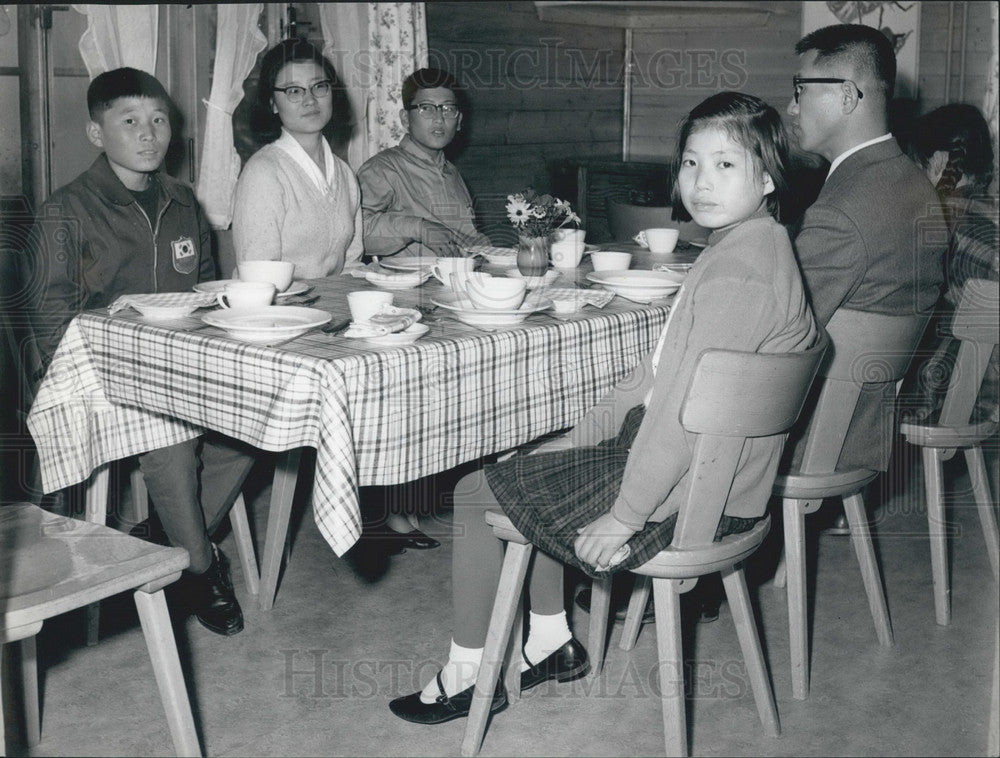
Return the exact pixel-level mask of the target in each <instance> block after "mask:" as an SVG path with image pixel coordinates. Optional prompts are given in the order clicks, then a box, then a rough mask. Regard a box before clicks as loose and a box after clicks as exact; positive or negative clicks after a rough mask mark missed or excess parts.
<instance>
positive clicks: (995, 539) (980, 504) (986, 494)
mask: <svg viewBox="0 0 1000 758" xmlns="http://www.w3.org/2000/svg"><path fill="white" fill-rule="evenodd" d="M965 463H966V465H967V466H968V467H969V479H970V480H971V481H972V492H973V494H974V495H975V496H976V509H977V510H978V511H979V523H980V524H981V525H982V527H983V539H985V540H986V553H987V555H989V559H990V567H991V568H992V569H993V576H994V577H995V578H998V579H1000V533H998V530H997V521H996V516H995V515H994V513H993V499H992V498H991V497H990V483H989V481H988V480H987V478H986V461H985V460H983V450H982V448H981V447H979V446H978V445H975V446H974V447H969V448H966V449H965Z"/></svg>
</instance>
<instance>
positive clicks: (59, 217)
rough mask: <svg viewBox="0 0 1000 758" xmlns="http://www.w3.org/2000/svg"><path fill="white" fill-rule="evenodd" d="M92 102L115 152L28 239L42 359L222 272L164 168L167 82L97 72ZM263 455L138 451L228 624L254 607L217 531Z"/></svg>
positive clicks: (220, 446) (97, 133) (167, 518)
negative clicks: (151, 299) (117, 304)
mask: <svg viewBox="0 0 1000 758" xmlns="http://www.w3.org/2000/svg"><path fill="white" fill-rule="evenodd" d="M87 106H88V109H89V111H90V121H89V122H88V123H87V127H86V130H87V137H88V139H89V140H90V141H91V143H93V144H94V145H95V146H96V147H98V148H101V149H102V150H103V151H104V152H103V153H102V154H101V155H100V157H98V158H97V160H95V161H94V163H93V165H92V166H91V167H90V168H89V169H87V170H86V171H85V172H83V173H82V174H81V175H80V176H78V177H77V178H76V179H74V180H73V181H72V182H70V183H69V184H67V185H66V186H65V187H62V188H61V189H59V190H57V191H56V192H54V193H53V194H52V196H51V197H50V198H49V199H48V201H46V203H45V204H44V205H43V206H42V207H41V209H40V210H39V213H38V216H37V218H36V222H35V225H34V227H33V229H32V232H31V236H30V238H29V248H28V250H29V258H30V261H31V265H32V266H33V268H34V272H33V273H34V277H33V281H34V282H35V286H34V288H33V291H32V302H31V310H32V321H33V327H34V331H35V338H36V342H37V345H38V349H39V353H40V355H41V358H42V365H43V367H47V366H48V364H49V362H50V361H51V359H52V355H53V354H54V353H55V351H56V348H57V347H58V345H59V341H60V339H62V335H63V333H64V331H65V329H66V326H67V324H68V323H69V322H70V320H71V319H72V318H73V317H74V316H75V315H76V314H77V313H78V312H79V311H81V310H85V309H89V308H101V307H106V306H108V305H110V304H111V303H112V302H114V301H115V299H117V298H118V297H119V296H120V295H125V294H146V293H158V292H190V291H191V287H192V286H193V285H195V284H197V283H198V282H199V281H205V280H212V279H215V262H214V259H213V257H212V249H211V229H210V227H209V225H208V223H207V222H206V220H205V217H204V215H203V214H202V212H201V209H200V208H199V206H198V202H197V200H195V197H194V193H192V191H191V189H190V188H189V187H187V186H186V185H184V184H182V183H180V182H178V181H177V180H175V179H173V178H171V177H170V176H167V175H166V174H165V173H161V172H160V167H161V166H162V164H163V159H164V156H165V155H166V152H167V147H168V146H169V144H170V138H171V129H170V109H171V100H170V97H169V96H168V95H167V93H166V91H165V90H164V89H163V86H162V85H161V84H160V83H159V81H157V80H156V79H155V78H154V77H152V76H150V75H149V74H147V73H145V72H143V71H138V70H136V69H133V68H119V69H116V70H114V71H108V72H106V73H103V74H101V75H99V76H97V77H96V78H95V79H94V81H93V82H91V84H90V87H89V89H88V90H87ZM252 463H253V456H252V449H251V448H249V447H248V446H244V445H242V444H241V443H238V442H237V441H235V440H232V439H229V438H225V437H222V436H221V435H215V434H212V433H208V434H206V435H205V436H204V437H203V438H201V439H196V440H190V441H188V442H182V443H180V444H177V445H172V446H169V447H164V448H160V449H157V450H151V451H149V452H147V453H143V454H142V455H140V456H139V466H140V469H141V471H142V474H143V478H144V479H145V482H146V487H147V489H148V490H149V495H150V499H151V500H152V502H153V505H154V507H155V509H156V512H157V515H158V516H159V518H160V521H161V522H162V524H163V528H164V531H165V532H166V533H167V537H168V538H169V540H170V542H171V544H173V545H177V546H180V547H183V548H186V549H187V551H188V552H189V553H190V555H191V563H190V566H189V567H188V572H189V573H190V574H191V576H190V577H189V582H188V584H189V587H190V595H191V604H192V608H193V610H194V613H195V615H196V617H197V618H198V621H200V622H201V624H202V625H204V626H205V627H207V628H208V629H210V630H212V631H213V632H216V633H217V634H223V635H231V634H236V633H237V632H239V631H241V630H242V629H243V613H242V611H241V609H240V606H239V603H238V602H237V601H236V596H235V594H234V593H233V589H232V583H231V582H230V579H229V572H228V562H227V561H226V558H225V556H224V555H223V554H222V553H221V552H220V551H219V549H218V547H217V546H215V545H213V544H212V543H211V542H210V540H209V536H208V535H209V534H211V533H212V531H214V530H215V528H216V527H217V526H218V525H219V523H220V521H221V520H222V518H223V517H224V516H225V514H226V513H228V511H229V508H230V507H231V506H232V504H233V501H234V500H235V499H236V496H237V495H238V494H239V491H240V487H241V486H242V484H243V480H244V479H245V478H246V476H247V473H248V472H249V470H250V466H251V465H252ZM199 490H200V492H201V495H200V497H199Z"/></svg>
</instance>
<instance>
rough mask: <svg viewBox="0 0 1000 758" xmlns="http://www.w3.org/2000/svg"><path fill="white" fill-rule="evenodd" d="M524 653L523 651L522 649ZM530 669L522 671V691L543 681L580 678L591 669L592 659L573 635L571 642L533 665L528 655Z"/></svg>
mask: <svg viewBox="0 0 1000 758" xmlns="http://www.w3.org/2000/svg"><path fill="white" fill-rule="evenodd" d="M522 654H523V651H522ZM524 660H525V661H527V663H528V666H529V668H528V670H527V671H522V672H521V692H524V691H525V690H530V689H531V688H532V687H535V686H537V685H539V684H541V683H542V682H547V681H548V680H549V679H555V680H556V681H558V682H571V681H573V680H574V679H579V678H580V677H581V676H583V675H584V674H586V673H587V672H588V671H589V670H590V659H589V658H588V656H587V651H586V649H584V647H583V645H581V644H580V642H579V641H578V640H577V639H576V637H572V638H571V639H570V640H569V642H567V643H566V644H565V645H563V646H562V647H561V648H559V649H558V650H556V651H555V652H554V653H552V654H551V655H549V656H548V657H547V658H545V659H544V660H542V661H540V662H538V663H536V664H534V665H532V664H531V661H530V660H528V657H527V656H525V658H524Z"/></svg>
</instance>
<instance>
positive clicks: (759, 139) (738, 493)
mask: <svg viewBox="0 0 1000 758" xmlns="http://www.w3.org/2000/svg"><path fill="white" fill-rule="evenodd" d="M786 166H787V148H786V138H785V132H784V127H783V126H782V124H781V117H780V116H779V115H778V113H777V112H776V111H775V110H774V109H773V108H772V107H771V106H769V105H767V104H766V103H764V102H763V101H762V100H760V99H758V98H756V97H752V96H750V95H744V94H741V93H737V92H723V93H719V94H717V95H713V96H712V97H710V98H708V99H707V100H705V101H704V102H703V103H702V104H701V105H699V106H698V107H696V108H695V109H694V110H693V111H692V112H691V113H690V114H689V115H688V117H687V119H686V120H685V121H684V123H683V124H682V126H681V130H680V134H679V138H678V144H677V151H676V153H675V156H674V172H673V176H674V177H675V182H676V184H675V190H674V195H675V207H678V205H679V203H678V202H676V198H678V196H679V200H680V201H681V202H683V206H684V208H686V209H687V211H688V212H689V213H690V215H691V216H692V217H693V218H694V221H695V222H697V223H698V224H699V225H701V226H703V227H706V228H708V229H711V230H713V231H712V234H711V236H710V237H709V246H708V247H707V248H706V249H705V250H704V251H703V252H702V253H701V254H700V255H699V256H698V260H697V262H696V263H695V264H694V266H693V267H692V269H691V271H690V273H689V274H688V276H687V279H686V280H685V283H684V285H683V287H682V288H681V290H680V292H679V293H678V295H677V297H676V299H675V300H674V303H673V306H672V308H671V313H670V317H669V320H668V322H667V325H666V326H665V327H664V330H663V333H662V335H661V337H660V340H659V344H658V345H657V346H656V348H655V350H654V351H653V352H652V354H651V355H649V356H647V357H646V359H645V360H644V361H643V362H642V364H641V365H640V366H639V368H638V369H637V370H636V371H635V372H634V373H633V374H632V375H631V376H630V377H629V378H627V379H625V380H623V381H622V382H621V383H619V385H618V386H617V387H616V388H615V389H613V390H612V391H611V393H609V395H608V396H607V397H606V398H604V400H602V401H601V402H600V403H599V404H598V405H597V406H595V407H594V408H592V409H591V410H590V411H588V413H587V414H586V415H585V416H584V418H583V419H582V420H581V421H580V422H579V423H578V424H577V425H576V427H574V428H573V430H572V431H570V432H569V433H568V434H567V435H565V436H563V437H559V438H557V439H555V440H552V441H550V442H547V443H546V444H544V445H542V446H541V447H540V448H538V449H537V450H536V451H534V453H533V454H531V455H518V456H516V457H514V458H511V459H508V460H506V461H503V462H501V463H497V464H495V465H492V466H486V467H485V469H484V470H483V471H481V472H478V473H476V474H472V475H470V476H468V477H466V478H465V479H463V480H462V481H461V482H459V484H458V486H457V487H456V490H455V510H454V514H455V522H456V530H455V535H456V536H455V540H454V545H453V548H454V549H453V562H452V603H453V613H454V632H453V638H452V643H451V650H450V653H449V657H448V662H447V663H446V664H445V666H444V668H443V669H442V670H441V671H440V672H439V673H438V674H437V676H436V677H434V678H433V679H432V680H431V681H430V682H429V683H428V684H427V686H426V687H425V688H424V689H423V691H421V692H415V693H413V694H411V695H407V696H405V697H400V698H397V699H396V700H393V701H392V702H391V703H390V705H389V707H390V708H391V709H392V711H393V713H395V714H396V715H397V716H399V717H400V718H403V719H406V720H407V721H412V722H415V723H421V724H438V723H442V722H444V721H448V720H450V719H453V718H457V717H460V716H466V715H468V712H469V706H470V704H471V701H472V690H473V687H474V684H475V680H476V675H477V673H478V671H479V663H480V660H481V658H482V651H483V645H484V643H485V639H486V632H487V625H488V622H489V617H490V610H491V608H492V604H493V598H494V596H495V594H496V587H497V582H498V578H499V575H500V568H501V563H502V547H501V544H500V542H499V540H497V539H496V538H495V537H494V536H493V532H492V529H491V528H490V527H489V526H488V525H487V524H486V522H485V520H484V513H485V512H486V511H487V510H490V509H498V508H502V509H503V511H504V513H505V514H506V515H507V516H508V517H509V518H510V519H511V521H512V522H513V523H514V526H515V527H517V529H518V530H519V531H520V532H521V533H522V534H523V535H524V536H525V537H527V538H528V539H529V540H530V541H531V542H532V543H533V544H534V545H535V546H536V547H538V548H539V549H538V550H537V551H536V553H535V556H534V562H533V565H532V568H531V579H530V583H529V592H530V597H531V614H530V619H529V634H528V639H527V642H526V643H525V646H524V661H525V664H524V666H525V668H524V669H522V673H521V690H522V691H524V690H526V689H529V688H531V687H534V686H536V685H538V684H541V683H542V682H544V681H547V680H549V679H557V680H558V681H560V682H565V681H569V680H571V679H574V678H577V677H580V676H583V675H584V674H585V673H586V671H587V669H588V667H589V663H588V659H587V653H586V650H584V648H583V646H582V645H581V644H580V643H579V642H578V641H577V640H576V639H575V638H574V637H573V635H572V633H571V632H570V629H569V626H568V624H567V620H566V613H565V610H564V607H563V589H562V575H563V565H562V564H563V563H569V564H572V565H574V566H576V567H577V568H580V569H582V570H583V571H585V572H587V573H589V574H591V575H594V576H598V575H601V574H605V573H606V572H607V571H608V570H609V569H610V567H612V566H614V568H615V570H622V569H630V568H633V567H636V566H639V565H641V564H642V563H644V562H646V561H647V560H649V559H650V558H651V557H652V556H654V555H655V554H656V553H658V552H659V551H660V550H662V549H663V548H664V547H666V546H667V545H669V544H670V542H671V540H672V539H673V530H674V524H675V522H676V519H677V512H678V510H679V508H680V505H681V503H682V502H683V501H684V499H685V496H686V493H687V490H688V487H689V486H690V478H689V473H690V466H691V457H692V444H693V439H692V435H690V434H689V433H688V432H686V431H685V430H684V428H683V427H682V426H681V424H680V420H679V418H680V408H681V404H682V403H683V400H684V395H685V391H686V389H687V386H688V383H689V381H690V378H691V375H692V373H693V371H694V368H695V365H696V363H697V360H698V356H699V355H700V354H701V353H702V352H703V351H705V350H707V349H709V348H719V349H724V350H739V351H754V352H762V353H784V352H797V351H801V350H805V349H807V348H809V347H811V346H812V345H813V344H814V343H815V341H816V339H817V337H818V329H817V327H816V324H815V322H814V320H813V316H812V312H811V311H810V309H809V306H808V304H807V300H806V296H805V292H804V290H803V286H802V280H801V278H800V275H799V270H798V266H797V264H796V261H795V257H794V254H793V252H792V247H791V244H790V243H789V240H788V235H787V233H786V232H785V229H784V227H782V226H781V225H779V224H778V223H777V221H775V219H774V216H775V215H776V214H777V211H778V200H777V195H778V194H779V193H781V192H783V191H784V190H785V189H786V187H787V181H786ZM678 210H680V208H678ZM781 446H782V440H781V439H774V438H758V439H751V440H748V441H747V446H746V448H745V449H744V453H743V459H742V460H741V463H740V466H739V469H738V470H737V473H736V475H735V478H734V480H733V486H732V490H731V494H730V498H729V502H728V504H727V506H726V513H725V515H723V517H722V521H721V523H720V525H719V532H718V535H717V536H719V537H721V536H724V535H726V534H732V533H737V532H742V531H745V530H747V529H749V528H751V527H752V526H753V525H754V523H755V522H756V521H757V520H758V519H760V518H761V517H762V516H763V515H764V511H765V508H766V505H767V500H768V497H769V496H770V493H771V486H772V484H773V481H774V476H775V472H776V470H777V466H778V460H779V457H780V454H781ZM626 547H627V551H626ZM619 551H622V552H626V553H627V557H626V558H624V560H621V561H620V562H618V561H617V560H616V558H617V557H619V556H620V555H621V553H619ZM506 703H507V698H506V693H505V692H504V690H503V688H502V686H498V689H497V691H496V693H495V695H494V699H493V702H492V705H491V710H492V711H494V712H496V711H499V710H502V709H503V708H504V707H505V706H506Z"/></svg>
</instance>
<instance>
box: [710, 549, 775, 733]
mask: <svg viewBox="0 0 1000 758" xmlns="http://www.w3.org/2000/svg"><path fill="white" fill-rule="evenodd" d="M722 584H723V586H724V587H725V588H726V599H727V600H728V601H729V609H730V610H731V611H732V614H733V621H734V622H735V624H736V635H737V636H738V637H739V640H740V648H741V649H742V650H743V660H744V661H745V663H746V667H747V676H748V677H749V678H750V686H751V687H752V688H753V698H754V700H755V701H756V703H757V713H758V715H759V716H760V723H761V724H763V725H764V731H766V732H767V734H768V735H769V736H771V737H777V736H778V735H780V734H781V726H780V725H779V723H778V709H777V707H776V706H775V704H774V690H773V689H772V688H771V679H770V677H769V676H768V674H767V666H766V665H765V663H764V653H763V652H762V651H761V649H760V636H759V635H758V634H757V623H756V621H755V619H754V612H753V608H752V606H751V605H750V593H749V592H748V591H747V581H746V574H745V573H744V571H743V565H742V564H740V565H739V566H738V567H734V568H732V569H730V570H728V571H723V572H722Z"/></svg>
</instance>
